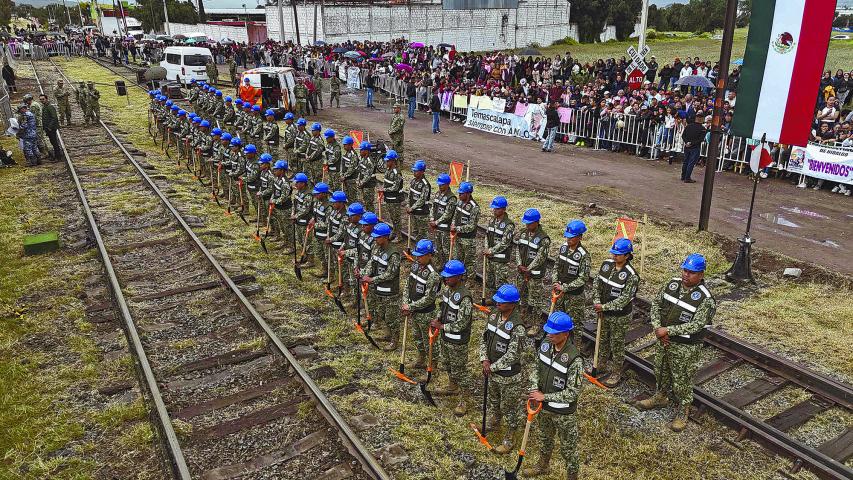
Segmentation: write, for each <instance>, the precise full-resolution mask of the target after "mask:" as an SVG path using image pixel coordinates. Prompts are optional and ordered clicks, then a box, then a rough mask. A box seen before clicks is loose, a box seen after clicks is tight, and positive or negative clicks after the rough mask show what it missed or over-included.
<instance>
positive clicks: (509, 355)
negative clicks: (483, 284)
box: [480, 306, 525, 439]
mask: <svg viewBox="0 0 853 480" xmlns="http://www.w3.org/2000/svg"><path fill="white" fill-rule="evenodd" d="M524 342H525V331H524V324H522V323H521V316H520V315H519V309H518V306H516V307H515V308H514V309H513V310H512V312H510V313H509V316H508V317H507V318H503V315H502V314H501V313H500V312H499V311H497V309H496V310H495V311H494V312H492V313H491V314H490V315H489V318H488V321H487V323H486V330H485V332H483V336H482V339H481V340H480V362H481V363H482V362H484V361H486V360H488V361H489V362H490V363H491V366H490V367H489V371H490V372H491V373H492V374H491V375H489V408H490V410H491V412H492V417H493V418H496V419H497V418H501V417H502V418H503V420H504V421H506V426H507V429H508V430H507V433H506V435H505V438H508V439H509V438H512V435H513V432H514V431H515V430H516V429H517V428H518V427H519V426H520V425H521V417H522V414H521V410H522V409H521V405H522V403H521V402H522V399H523V398H524V391H523V389H524V382H523V376H522V374H521V353H522V350H523V349H524V345H525V343H524Z"/></svg>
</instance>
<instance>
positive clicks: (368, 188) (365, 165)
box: [356, 141, 376, 211]
mask: <svg viewBox="0 0 853 480" xmlns="http://www.w3.org/2000/svg"><path fill="white" fill-rule="evenodd" d="M371 147H372V145H370V142H367V141H363V142H361V144H360V145H359V146H358V155H359V160H358V179H357V180H356V185H357V186H358V189H359V192H360V193H361V203H362V204H363V205H364V208H365V209H366V210H371V211H372V210H373V208H374V206H375V202H376V164H375V163H374V162H373V159H372V158H370V149H371Z"/></svg>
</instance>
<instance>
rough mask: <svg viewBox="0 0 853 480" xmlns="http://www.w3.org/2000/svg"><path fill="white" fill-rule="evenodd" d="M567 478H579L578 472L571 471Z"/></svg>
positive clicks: (573, 479)
mask: <svg viewBox="0 0 853 480" xmlns="http://www.w3.org/2000/svg"><path fill="white" fill-rule="evenodd" d="M566 480H578V472H572V473H569V474H568V475H567V476H566Z"/></svg>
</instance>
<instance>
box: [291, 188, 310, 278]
mask: <svg viewBox="0 0 853 480" xmlns="http://www.w3.org/2000/svg"><path fill="white" fill-rule="evenodd" d="M293 184H294V188H295V192H294V194H293V213H292V214H291V215H290V220H291V221H292V222H294V223H296V238H295V239H294V247H295V248H296V251H297V252H299V251H300V249H304V251H305V252H306V253H308V249H307V248H306V245H305V244H304V243H303V241H304V240H305V232H306V231H308V230H309V223H310V222H311V220H312V217H313V215H314V197H312V196H311V192H310V191H309V190H308V175H305V173H304V172H299V173H297V174H296V175H294V176H293ZM312 264H313V260H312V259H311V258H310V257H309V259H308V262H306V266H309V267H310V266H311V265H312Z"/></svg>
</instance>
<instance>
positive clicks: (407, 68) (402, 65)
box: [394, 63, 414, 72]
mask: <svg viewBox="0 0 853 480" xmlns="http://www.w3.org/2000/svg"><path fill="white" fill-rule="evenodd" d="M394 68H396V69H397V70H405V71H407V72H411V71H412V70H414V69H413V68H412V66H411V65H408V64H405V63H398V64H397V65H395V66H394Z"/></svg>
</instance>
